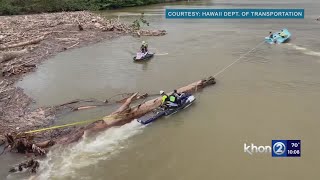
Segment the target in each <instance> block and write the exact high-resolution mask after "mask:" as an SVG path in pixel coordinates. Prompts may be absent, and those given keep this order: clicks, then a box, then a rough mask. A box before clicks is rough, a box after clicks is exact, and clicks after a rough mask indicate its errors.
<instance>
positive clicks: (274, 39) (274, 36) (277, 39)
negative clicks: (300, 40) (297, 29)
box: [265, 29, 291, 44]
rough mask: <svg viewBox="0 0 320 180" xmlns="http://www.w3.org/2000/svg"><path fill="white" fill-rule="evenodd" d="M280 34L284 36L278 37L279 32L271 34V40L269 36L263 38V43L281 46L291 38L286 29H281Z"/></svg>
mask: <svg viewBox="0 0 320 180" xmlns="http://www.w3.org/2000/svg"><path fill="white" fill-rule="evenodd" d="M282 32H283V33H284V34H285V36H284V37H281V36H280V33H281V31H279V32H276V33H273V34H272V38H270V36H268V37H265V41H266V42H267V43H269V44H275V43H277V44H281V43H284V42H287V41H288V40H289V39H290V37H291V33H290V32H289V31H288V30H287V29H282Z"/></svg>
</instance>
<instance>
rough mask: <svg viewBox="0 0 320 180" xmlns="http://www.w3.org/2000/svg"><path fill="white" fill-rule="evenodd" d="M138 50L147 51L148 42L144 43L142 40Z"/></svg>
mask: <svg viewBox="0 0 320 180" xmlns="http://www.w3.org/2000/svg"><path fill="white" fill-rule="evenodd" d="M140 50H141V52H142V53H146V52H148V43H146V42H145V41H142V45H141V47H140Z"/></svg>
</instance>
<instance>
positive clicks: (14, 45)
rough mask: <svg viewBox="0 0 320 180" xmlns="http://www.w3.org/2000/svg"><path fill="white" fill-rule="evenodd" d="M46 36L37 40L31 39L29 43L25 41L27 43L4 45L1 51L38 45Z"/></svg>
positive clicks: (0, 47)
mask: <svg viewBox="0 0 320 180" xmlns="http://www.w3.org/2000/svg"><path fill="white" fill-rule="evenodd" d="M44 38H45V36H41V37H38V38H36V39H31V40H29V41H25V42H21V43H17V44H11V45H3V46H0V50H5V49H9V48H15V47H20V46H27V45H31V44H37V43H39V42H40V41H42V40H44Z"/></svg>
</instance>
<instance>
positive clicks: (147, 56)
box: [133, 51, 154, 61]
mask: <svg viewBox="0 0 320 180" xmlns="http://www.w3.org/2000/svg"><path fill="white" fill-rule="evenodd" d="M153 55H154V53H151V52H149V51H148V52H146V53H142V52H138V53H137V55H136V56H134V57H133V60H134V61H145V60H149V59H151V58H152V57H153Z"/></svg>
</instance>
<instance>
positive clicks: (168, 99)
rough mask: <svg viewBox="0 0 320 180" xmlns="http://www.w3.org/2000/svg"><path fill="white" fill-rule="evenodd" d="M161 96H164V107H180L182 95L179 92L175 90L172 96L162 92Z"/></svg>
mask: <svg viewBox="0 0 320 180" xmlns="http://www.w3.org/2000/svg"><path fill="white" fill-rule="evenodd" d="M160 95H161V96H162V105H164V106H167V105H168V106H170V107H178V106H179V105H180V93H178V92H177V90H174V91H173V93H172V94H171V95H170V96H168V95H167V94H165V93H164V91H162V90H161V91H160Z"/></svg>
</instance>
